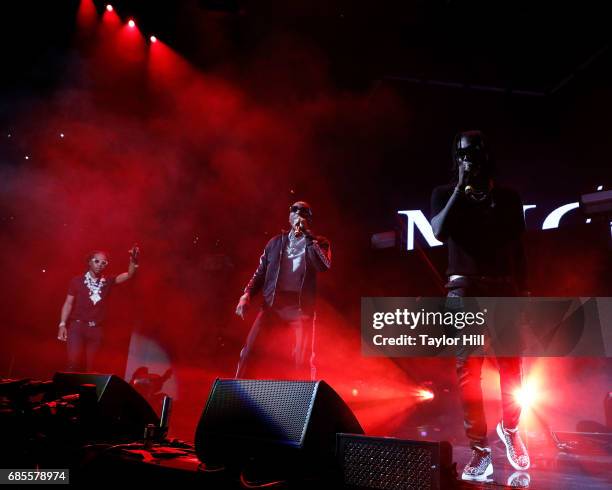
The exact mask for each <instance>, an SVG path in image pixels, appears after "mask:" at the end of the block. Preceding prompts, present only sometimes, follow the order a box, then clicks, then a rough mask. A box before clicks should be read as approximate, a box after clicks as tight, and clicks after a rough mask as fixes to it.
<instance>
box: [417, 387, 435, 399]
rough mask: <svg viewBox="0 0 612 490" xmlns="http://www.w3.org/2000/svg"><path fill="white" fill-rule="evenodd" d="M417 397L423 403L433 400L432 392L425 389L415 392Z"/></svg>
mask: <svg viewBox="0 0 612 490" xmlns="http://www.w3.org/2000/svg"><path fill="white" fill-rule="evenodd" d="M417 396H418V397H419V398H420V399H421V400H423V401H425V400H433V399H434V394H433V392H431V391H429V390H426V389H420V390H418V392H417Z"/></svg>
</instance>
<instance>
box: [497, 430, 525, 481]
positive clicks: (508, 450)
mask: <svg viewBox="0 0 612 490" xmlns="http://www.w3.org/2000/svg"><path fill="white" fill-rule="evenodd" d="M496 432H497V436H498V437H499V438H500V439H501V442H503V443H504V446H506V458H507V459H508V462H509V463H510V464H511V465H512V467H513V468H514V469H515V470H518V471H526V470H528V469H529V467H530V466H531V461H530V462H529V463H528V464H527V466H525V467H524V468H522V467H520V466H519V465H517V464H516V463H515V462H514V461H512V458H511V457H510V446H509V445H508V444H506V438H505V437H504V433H503V432H502V427H501V422H499V423H498V424H497V429H496Z"/></svg>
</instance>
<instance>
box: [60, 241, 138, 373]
mask: <svg viewBox="0 0 612 490" xmlns="http://www.w3.org/2000/svg"><path fill="white" fill-rule="evenodd" d="M139 253H140V250H139V248H138V247H137V246H134V247H132V249H131V250H130V251H129V254H130V263H129V266H128V271H127V272H123V273H122V274H119V275H118V276H105V275H104V270H106V267H107V266H108V263H109V259H108V254H107V253H106V252H103V251H101V250H96V251H93V252H91V253H90V254H89V256H88V257H87V271H86V272H85V274H82V275H80V276H76V277H74V278H73V279H72V280H71V281H70V285H69V287H68V294H67V296H66V300H65V301H64V306H63V307H62V312H61V317H60V323H59V330H58V332H57V338H58V340H61V341H62V342H67V351H68V365H67V370H68V371H83V370H85V371H91V370H92V368H93V366H94V362H95V356H96V354H97V352H98V350H99V348H100V344H101V342H102V329H101V326H102V323H103V321H104V317H105V315H106V306H107V301H108V295H109V294H110V292H111V290H112V289H113V286H114V285H115V284H121V283H122V282H125V281H127V280H128V279H130V278H131V277H133V276H134V274H135V273H136V270H137V269H138V256H139ZM83 354H85V364H83V363H82V358H83Z"/></svg>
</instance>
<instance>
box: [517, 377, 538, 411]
mask: <svg viewBox="0 0 612 490" xmlns="http://www.w3.org/2000/svg"><path fill="white" fill-rule="evenodd" d="M514 399H515V400H516V401H517V403H518V404H519V405H520V406H521V408H522V409H523V410H527V409H529V408H531V407H533V406H534V405H535V403H536V401H537V389H536V387H535V385H534V383H533V382H532V381H531V380H526V381H525V382H524V383H523V386H522V387H521V388H519V389H517V390H516V391H515V392H514Z"/></svg>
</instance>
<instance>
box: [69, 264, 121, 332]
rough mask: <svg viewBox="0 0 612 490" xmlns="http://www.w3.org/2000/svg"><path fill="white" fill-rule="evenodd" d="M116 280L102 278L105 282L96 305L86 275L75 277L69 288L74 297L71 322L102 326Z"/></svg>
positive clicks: (113, 277)
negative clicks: (78, 321)
mask: <svg viewBox="0 0 612 490" xmlns="http://www.w3.org/2000/svg"><path fill="white" fill-rule="evenodd" d="M115 278H116V277H115V276H110V277H104V276H103V277H102V278H100V281H103V282H102V284H103V285H102V287H101V289H100V292H99V295H100V299H99V300H98V301H96V302H95V304H94V302H93V301H92V294H91V291H90V290H89V288H88V287H87V286H86V284H85V274H82V275H80V276H76V277H73V278H72V280H71V281H70V285H69V286H68V294H69V295H70V296H74V303H73V304H72V311H71V312H70V317H69V321H75V320H80V321H81V322H85V323H86V324H87V323H89V322H95V323H96V325H99V324H101V323H102V322H103V321H104V316H105V315H106V303H107V302H108V295H109V294H110V292H111V290H112V289H113V286H114V285H115Z"/></svg>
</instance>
